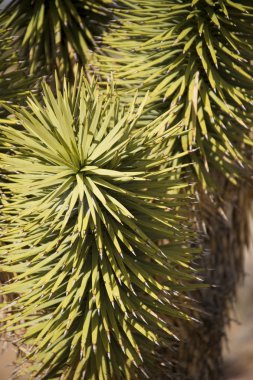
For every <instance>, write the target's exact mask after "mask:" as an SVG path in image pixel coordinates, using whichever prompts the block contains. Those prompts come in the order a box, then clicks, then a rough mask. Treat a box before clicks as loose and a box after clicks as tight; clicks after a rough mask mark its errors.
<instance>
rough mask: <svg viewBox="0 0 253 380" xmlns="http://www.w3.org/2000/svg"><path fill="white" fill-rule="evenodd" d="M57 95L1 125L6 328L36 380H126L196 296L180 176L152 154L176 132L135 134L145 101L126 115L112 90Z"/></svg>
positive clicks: (85, 88) (82, 88)
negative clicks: (9, 297) (189, 295)
mask: <svg viewBox="0 0 253 380" xmlns="http://www.w3.org/2000/svg"><path fill="white" fill-rule="evenodd" d="M63 87H64V88H63V91H62V92H61V91H59V90H58V89H56V95H53V92H52V91H51V90H50V88H49V86H47V85H46V84H44V86H43V103H42V104H40V103H39V102H38V101H37V100H36V98H35V97H31V98H30V99H29V100H28V107H26V108H24V107H23V108H15V110H14V111H12V112H15V115H16V120H17V123H19V124H20V125H19V126H16V127H10V126H5V125H2V126H1V132H2V136H3V137H2V139H3V141H4V142H5V144H8V146H9V151H8V152H7V153H3V154H1V156H0V157H1V163H2V167H3V168H4V169H5V171H6V172H7V174H6V176H5V180H4V182H3V183H2V186H3V188H4V190H5V192H6V193H7V194H9V196H8V197H6V198H4V199H3V202H2V203H3V206H2V210H1V211H2V213H1V217H0V218H1V224H2V238H1V240H2V242H3V243H4V245H3V246H2V247H1V248H0V257H1V270H3V271H6V272H8V273H13V280H11V281H10V283H7V284H5V285H4V286H3V288H2V294H9V293H18V297H17V298H16V299H15V301H14V302H13V303H11V304H7V305H6V306H5V311H6V312H7V313H8V310H9V311H10V314H9V315H7V317H6V318H5V319H4V320H3V322H4V327H3V328H4V329H5V330H6V331H9V332H14V331H16V330H18V329H24V332H23V335H22V342H23V343H25V344H27V345H28V347H29V349H28V351H27V355H26V356H27V358H28V359H29V360H30V361H32V362H33V365H32V366H30V367H29V369H28V371H30V372H31V374H32V376H38V375H41V376H42V378H43V379H49V378H50V379H54V378H60V376H62V377H61V378H64V379H82V378H87V379H111V378H114V379H116V378H119V379H120V378H124V379H132V378H136V377H139V376H140V374H142V375H143V374H144V371H145V370H144V368H145V366H148V362H149V359H148V358H150V356H152V354H153V353H154V346H155V345H156V344H159V343H161V342H162V340H163V334H165V335H167V334H169V335H170V336H171V337H172V336H173V335H174V334H173V328H171V326H170V320H171V318H172V317H173V318H188V317H187V315H186V312H185V298H184V293H185V292H186V291H187V290H189V289H191V288H194V285H193V282H194V278H195V276H194V272H193V270H192V269H191V266H190V262H191V260H192V257H193V255H194V253H196V249H193V248H191V247H190V241H191V240H192V239H193V236H194V235H193V233H192V231H191V230H190V228H189V227H188V223H189V220H188V218H189V216H187V211H185V210H186V209H187V207H186V204H188V203H189V201H190V199H189V198H188V197H187V195H185V194H184V193H179V190H180V189H182V188H184V187H185V186H186V185H185V184H184V183H183V182H182V180H180V179H179V172H180V171H182V170H184V167H183V166H180V165H178V166H177V165H176V164H175V159H177V157H168V156H166V157H164V155H163V154H162V153H160V152H159V151H157V149H156V148H154V146H155V147H156V146H158V145H157V144H156V142H157V141H158V140H160V139H164V138H166V139H169V138H170V137H171V138H177V134H178V127H174V128H172V129H170V130H169V131H167V132H165V133H162V134H161V132H160V130H161V128H162V129H163V126H164V124H166V123H167V119H168V115H166V114H164V115H163V116H161V117H160V118H158V119H157V120H155V121H152V122H151V123H150V124H149V125H147V127H146V129H145V130H140V129H139V128H136V125H137V124H138V120H139V118H140V115H141V114H142V111H143V107H144V106H145V101H146V100H144V101H143V102H142V103H141V104H139V105H138V107H136V104H135V100H134V101H133V103H132V105H131V106H129V108H128V109H125V108H122V107H121V106H120V102H119V99H118V97H117V95H115V90H114V89H113V85H110V86H108V88H107V90H104V91H101V90H100V89H99V88H98V86H97V84H96V82H94V81H92V82H91V83H90V84H89V83H88V82H87V80H84V79H80V81H79V80H78V81H77V82H76V83H75V85H74V86H73V87H70V86H69V85H68V84H67V82H66V81H65V82H64V86H63ZM178 158H179V157H178ZM170 160H171V162H173V165H171V166H170V167H169V166H168V161H170ZM165 162H166V163H167V167H164V165H163V164H164V163H165ZM164 239H166V241H165V240H164ZM158 241H164V242H163V244H160V245H158V243H157V242H158ZM143 358H144V359H143ZM145 358H147V359H146V360H145ZM143 360H144V363H143ZM142 371H143V372H142Z"/></svg>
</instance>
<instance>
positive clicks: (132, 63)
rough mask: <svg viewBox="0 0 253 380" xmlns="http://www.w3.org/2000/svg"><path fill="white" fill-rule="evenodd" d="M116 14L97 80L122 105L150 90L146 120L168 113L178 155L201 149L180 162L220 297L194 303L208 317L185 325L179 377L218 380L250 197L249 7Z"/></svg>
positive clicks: (252, 15)
mask: <svg viewBox="0 0 253 380" xmlns="http://www.w3.org/2000/svg"><path fill="white" fill-rule="evenodd" d="M119 4H120V5H121V7H122V8H121V9H120V10H115V11H114V13H115V18H116V20H115V22H114V23H113V24H111V26H110V28H109V31H108V32H107V33H106V34H104V36H103V38H102V44H101V46H102V49H103V58H102V57H101V56H99V54H97V59H98V68H99V69H100V72H99V75H100V77H102V79H103V77H104V78H105V77H106V76H107V75H108V73H109V72H111V71H112V72H113V74H114V76H115V78H117V83H118V84H119V85H120V86H121V88H122V94H123V96H124V97H125V99H126V102H127V101H128V99H129V97H130V96H131V93H132V91H133V88H136V87H137V88H139V91H143V93H144V92H145V91H146V90H150V91H151V94H150V103H149V112H148V114H146V115H145V119H147V118H151V119H152V118H153V117H156V115H157V114H161V113H162V112H164V111H166V110H168V109H171V111H172V112H171V114H170V120H169V125H170V126H172V125H173V124H174V123H178V122H180V121H181V122H182V127H183V128H184V129H185V130H187V131H188V133H187V134H185V135H182V139H181V143H180V144H179V142H178V140H175V141H174V142H175V144H174V149H175V151H177V152H178V151H184V150H185V149H191V148H194V147H195V148H197V151H196V152H195V153H194V154H192V155H190V156H186V157H185V158H184V159H187V160H188V159H190V160H191V161H192V162H193V165H194V166H193V167H194V168H195V174H196V175H197V181H198V184H199V185H198V195H199V204H200V208H201V214H200V219H199V221H200V225H203V226H204V232H206V233H207V235H206V239H205V247H206V248H207V249H208V252H210V253H209V254H206V255H205V256H204V257H203V259H202V260H201V261H200V263H199V264H198V265H199V266H201V267H203V268H206V271H205V272H204V278H205V279H206V280H207V282H208V283H210V284H214V285H215V286H216V288H211V289H208V290H204V291H201V292H199V293H198V294H197V293H194V297H196V298H197V299H198V301H199V304H200V306H201V307H202V308H203V312H204V313H199V312H196V313H195V314H194V315H195V317H197V318H198V319H200V320H201V322H202V328H199V327H197V328H196V326H194V325H193V326H189V325H187V326H184V325H182V329H183V331H184V334H185V337H186V341H185V342H181V343H180V344H179V346H178V347H177V349H176V351H175V355H174V357H175V358H177V359H178V358H180V362H181V363H182V366H181V367H180V368H179V369H178V371H177V375H178V378H179V379H180V380H181V379H187V380H189V379H191V380H203V379H206V380H208V379H218V378H219V379H221V378H222V338H223V336H224V326H225V324H226V323H227V322H228V321H229V306H230V303H231V302H232V301H233V300H234V294H235V290H236V284H237V283H238V280H239V279H240V278H241V277H242V273H243V249H244V247H245V245H246V244H247V233H248V225H247V223H248V221H247V207H248V201H249V193H248V189H247V186H245V184H243V185H240V183H241V181H243V180H245V178H247V180H249V179H250V175H251V173H252V166H251V164H250V163H249V161H248V157H249V156H248V155H249V154H250V153H249V148H250V149H251V147H252V104H253V103H252V77H253V76H252V65H251V60H252V53H253V49H252V37H253V33H252V28H251V23H252V19H253V6H252V3H251V2H250V1H246V0H245V1H240V2H235V1H230V0H219V1H213V0H197V1H194V0H193V1H185V2H182V1H179V0H178V1H177V0H174V1H170V0H163V1H159V2H157V3H154V2H152V1H149V0H143V1H142V0H141V1H139V2H138V4H136V2H134V1H129V0H128V1H119ZM105 55H107V57H105ZM115 57H116V59H115ZM170 148H171V147H170ZM161 149H166V148H165V144H163V145H162V148H161ZM165 151H166V150H165ZM245 169H246V170H245ZM233 184H237V185H239V186H234V185H233ZM240 186H241V187H240ZM203 188H204V191H203ZM214 190H215V192H214ZM189 347H192V349H191V350H189ZM165 355H167V356H168V355H169V354H168V353H166V354H165ZM203 356H204V357H205V361H203ZM170 358H171V355H170ZM168 376H171V373H170V371H169V370H168ZM174 376H176V375H174ZM171 377H172V378H173V375H172V376H171Z"/></svg>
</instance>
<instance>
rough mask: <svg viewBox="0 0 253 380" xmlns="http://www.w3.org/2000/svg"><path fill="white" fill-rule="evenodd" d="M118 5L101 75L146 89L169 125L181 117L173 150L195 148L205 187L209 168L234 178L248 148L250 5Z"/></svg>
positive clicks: (203, 0) (145, 0) (252, 105)
mask: <svg viewBox="0 0 253 380" xmlns="http://www.w3.org/2000/svg"><path fill="white" fill-rule="evenodd" d="M119 4H121V5H122V7H123V8H122V9H120V10H115V11H114V12H115V16H116V18H117V21H116V22H114V23H112V24H111V28H110V31H109V32H108V33H107V34H105V35H104V37H103V39H102V47H103V53H104V54H105V55H107V56H108V57H107V58H106V57H104V55H103V57H102V58H99V57H98V60H100V65H99V68H100V75H101V73H102V74H103V73H104V74H105V77H106V76H107V75H108V73H109V72H111V71H112V72H113V73H114V75H115V78H116V79H117V83H118V84H119V85H121V86H122V87H123V88H124V89H130V90H131V89H134V88H139V89H142V90H144V91H146V90H150V91H151V102H152V103H154V104H155V106H154V107H153V108H155V110H156V111H158V112H160V113H161V112H163V111H165V110H168V109H171V108H173V112H171V115H170V120H169V121H170V125H174V124H175V123H178V122H179V121H181V122H182V123H183V128H184V129H185V130H187V131H188V133H187V134H184V135H182V138H181V147H178V146H176V149H182V150H188V149H189V148H190V149H191V148H196V147H197V148H198V151H197V152H196V153H195V154H193V155H190V156H189V157H190V158H191V159H192V161H193V163H194V168H195V170H196V173H197V176H198V178H199V180H200V181H201V183H202V185H203V186H204V187H207V186H209V187H210V186H212V185H213V182H215V180H214V178H212V177H213V176H212V174H211V175H210V174H209V173H210V167H212V169H214V170H215V171H217V172H220V173H221V174H222V176H225V177H227V178H229V180H231V181H233V182H236V181H237V179H238V177H240V176H242V171H243V170H245V167H247V162H246V161H247V160H245V155H244V154H243V151H242V147H243V146H244V145H251V146H252V140H251V136H250V127H251V125H252V111H253V100H252V91H251V88H252V85H253V79H252V78H253V69H252V65H251V64H250V60H251V59H252V58H253V48H252V36H253V34H252V30H251V29H252V28H251V23H252V19H253V6H252V4H251V2H250V1H247V0H245V1H241V2H240V4H238V3H236V2H233V1H230V0H222V1H213V0H198V1H196V0H193V1H186V2H183V3H182V2H181V1H179V0H174V1H172V0H161V1H159V2H158V3H156V4H154V2H153V1H152V0H150V1H149V0H141V1H139V2H138V5H136V4H135V2H134V1H119ZM115 56H116V57H117V59H115ZM153 114H155V112H153ZM150 116H151V117H152V114H150ZM217 182H219V181H217ZM216 185H217V183H216Z"/></svg>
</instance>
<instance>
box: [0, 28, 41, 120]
mask: <svg viewBox="0 0 253 380" xmlns="http://www.w3.org/2000/svg"><path fill="white" fill-rule="evenodd" d="M13 41H14V39H13V37H11V36H10V33H9V31H8V30H6V29H4V28H2V27H0V56H1V59H0V102H1V103H3V102H9V103H10V102H12V101H17V100H18V101H19V102H20V103H21V101H22V97H23V96H25V95H27V94H28V92H29V89H32V87H33V88H34V87H35V80H33V79H32V78H30V77H29V76H28V75H27V73H26V67H25V65H24V63H23V62H20V61H19V58H18V54H17V51H15V50H13V46H12V45H13ZM4 114H6V112H5V109H4V108H3V107H2V106H1V105H0V117H3V116H4Z"/></svg>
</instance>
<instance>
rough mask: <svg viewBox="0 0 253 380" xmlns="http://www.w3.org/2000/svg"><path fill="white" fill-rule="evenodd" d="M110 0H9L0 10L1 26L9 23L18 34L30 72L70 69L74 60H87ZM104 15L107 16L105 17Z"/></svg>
mask: <svg viewBox="0 0 253 380" xmlns="http://www.w3.org/2000/svg"><path fill="white" fill-rule="evenodd" d="M110 3H111V0H98V1H96V2H94V1H92V0H76V1H69V0H53V1H45V0H36V1H35V0H12V1H10V3H9V4H8V5H7V6H6V7H5V8H4V10H3V11H2V14H1V17H0V21H1V25H2V27H3V28H5V29H6V28H9V27H11V28H12V29H13V32H14V34H16V35H17V36H18V40H17V46H18V47H19V50H20V52H21V53H23V55H24V57H25V59H26V60H27V63H29V66H30V72H31V73H34V72H41V71H44V72H46V73H48V74H49V75H51V74H52V72H53V71H54V70H55V69H58V70H59V71H60V72H61V73H66V72H69V71H72V66H73V63H74V62H76V61H79V62H80V63H81V64H82V65H84V64H86V63H87V61H88V60H89V57H90V50H89V49H90V48H92V47H94V45H95V41H94V36H93V35H94V34H95V35H97V34H99V33H100V32H101V30H102V28H103V25H104V24H105V23H106V20H107V19H108V14H107V7H108V5H109V4H110ZM106 15H107V17H106Z"/></svg>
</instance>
